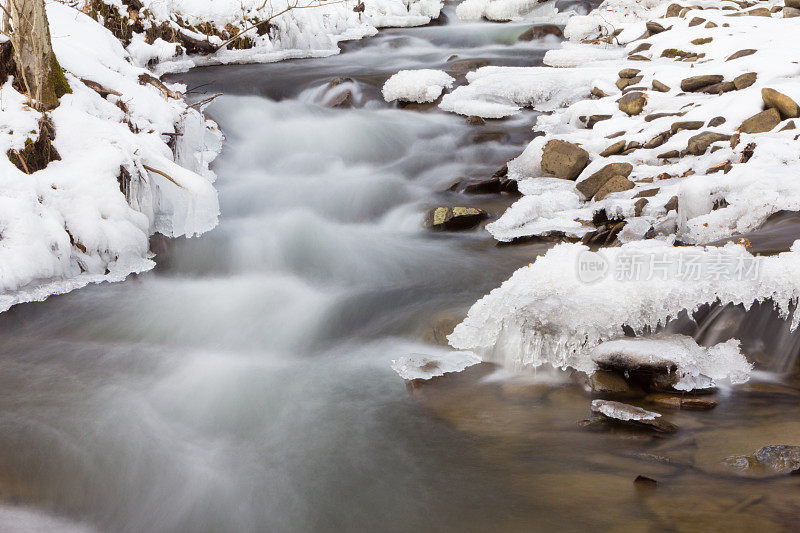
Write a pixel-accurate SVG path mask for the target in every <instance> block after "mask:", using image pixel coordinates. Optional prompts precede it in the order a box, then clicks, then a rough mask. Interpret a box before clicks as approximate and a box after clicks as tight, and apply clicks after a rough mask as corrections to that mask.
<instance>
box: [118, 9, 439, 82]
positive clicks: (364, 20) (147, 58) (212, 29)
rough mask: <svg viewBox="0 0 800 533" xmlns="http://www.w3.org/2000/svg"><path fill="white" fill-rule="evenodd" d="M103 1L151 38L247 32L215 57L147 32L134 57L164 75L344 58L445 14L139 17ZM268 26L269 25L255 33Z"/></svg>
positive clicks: (149, 13)
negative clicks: (352, 43) (167, 33)
mask: <svg viewBox="0 0 800 533" xmlns="http://www.w3.org/2000/svg"><path fill="white" fill-rule="evenodd" d="M103 1H104V2H105V4H107V5H108V6H110V7H112V8H113V9H117V10H118V11H119V13H120V15H121V16H122V17H123V18H124V19H125V20H126V21H128V20H129V21H130V22H131V24H133V23H137V24H141V26H142V27H143V29H145V30H148V29H150V28H157V27H160V26H162V25H166V26H168V27H169V28H171V29H172V30H173V31H175V32H178V33H180V34H183V35H187V36H190V37H193V38H195V39H198V40H199V41H207V42H208V43H209V44H210V45H212V46H214V47H221V45H223V44H224V43H225V41H226V40H227V39H229V38H232V37H234V36H237V35H238V34H240V33H241V32H242V31H243V30H247V31H246V32H244V33H241V36H242V37H244V38H245V39H246V40H247V43H246V45H245V46H244V47H241V46H238V45H237V46H234V45H226V46H222V47H221V48H220V49H219V50H217V51H216V52H214V53H212V54H209V55H198V54H188V55H187V54H185V53H184V52H183V50H182V49H181V48H180V47H176V46H175V44H174V43H167V42H165V41H164V40H162V39H155V40H150V39H146V38H145V35H144V33H143V32H141V31H140V32H138V33H137V34H136V35H134V37H133V38H132V39H131V43H130V44H129V45H128V51H129V52H130V53H131V56H132V57H133V58H134V60H135V61H136V63H137V64H138V65H140V66H145V65H148V64H150V65H152V63H153V62H154V61H158V62H159V64H158V65H155V67H154V68H155V69H156V70H157V71H158V72H159V73H164V72H177V71H182V70H187V69H189V68H192V67H193V66H198V65H211V64H230V63H259V62H262V63H263V62H273V61H281V60H284V59H290V58H299V57H324V56H327V55H332V54H336V53H338V52H339V48H338V43H339V42H341V41H344V40H350V39H360V38H362V37H365V36H369V35H374V34H375V33H376V32H377V29H378V28H384V27H408V26H422V25H425V24H428V23H430V22H431V20H433V19H435V18H437V17H438V16H439V13H440V10H441V7H442V1H441V0H408V1H405V0H364V1H363V4H364V11H363V13H357V12H356V11H354V8H355V7H356V6H357V5H358V2H357V1H356V0H350V1H322V0H308V1H306V2H299V3H296V2H293V1H292V2H289V0H274V1H270V2H264V1H263V0H214V1H213V2H209V1H206V0H141V4H142V5H143V6H144V9H142V10H140V11H138V12H137V11H134V10H130V9H128V7H127V6H126V5H125V4H124V3H123V2H122V1H120V0H103ZM290 4H291V5H292V6H294V5H295V4H297V6H298V7H299V9H288V8H289V6H290ZM287 9H288V10H287ZM273 16H274V18H271V17H273ZM266 20H269V24H268V25H267V24H264V25H262V26H261V27H259V28H256V27H254V26H255V24H256V23H257V22H260V21H266ZM199 28H200V29H202V32H201V31H200V29H199ZM248 28H251V29H248ZM265 29H268V30H269V31H264V30H265ZM238 42H239V43H243V42H244V41H241V40H239V41H238Z"/></svg>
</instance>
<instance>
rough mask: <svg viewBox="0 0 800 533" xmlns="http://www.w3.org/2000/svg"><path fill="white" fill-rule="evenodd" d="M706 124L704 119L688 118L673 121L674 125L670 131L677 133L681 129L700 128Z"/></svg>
mask: <svg viewBox="0 0 800 533" xmlns="http://www.w3.org/2000/svg"><path fill="white" fill-rule="evenodd" d="M703 125H704V123H703V121H702V120H687V121H683V122H673V123H672V127H670V131H671V132H672V134H673V135H674V134H676V133H678V132H679V131H683V130H699V129H700V128H702V127H703Z"/></svg>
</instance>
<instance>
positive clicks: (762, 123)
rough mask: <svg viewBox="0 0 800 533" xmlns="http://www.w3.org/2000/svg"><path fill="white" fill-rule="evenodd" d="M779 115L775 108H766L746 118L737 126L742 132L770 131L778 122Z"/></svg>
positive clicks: (779, 119)
mask: <svg viewBox="0 0 800 533" xmlns="http://www.w3.org/2000/svg"><path fill="white" fill-rule="evenodd" d="M780 122H781V115H780V113H778V110H777V109H773V108H770V109H767V110H766V111H762V112H761V113H757V114H755V115H753V116H752V117H750V118H748V119H747V120H745V121H744V122H742V125H741V126H739V131H740V132H742V133H764V132H767V131H772V130H773V129H774V128H775V126H777V125H778V124H780Z"/></svg>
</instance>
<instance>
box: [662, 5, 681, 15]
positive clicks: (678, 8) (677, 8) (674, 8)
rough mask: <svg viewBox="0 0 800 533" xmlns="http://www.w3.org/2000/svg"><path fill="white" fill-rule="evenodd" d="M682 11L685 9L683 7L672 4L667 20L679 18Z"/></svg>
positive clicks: (668, 9)
mask: <svg viewBox="0 0 800 533" xmlns="http://www.w3.org/2000/svg"><path fill="white" fill-rule="evenodd" d="M681 9H683V6H682V5H680V4H670V5H669V7H668V8H667V15H666V17H667V18H672V17H677V16H678V15H680V12H681Z"/></svg>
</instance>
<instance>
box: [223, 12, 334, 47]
mask: <svg viewBox="0 0 800 533" xmlns="http://www.w3.org/2000/svg"><path fill="white" fill-rule="evenodd" d="M346 2H347V0H336V1H335V2H326V1H325V0H317V1H316V3H312V4H308V5H304V6H300V5H297V4H294V5H289V6H287V7H286V9H284V10H283V11H279V12H277V13H275V14H274V15H270V16H269V17H268V18H266V19H264V20H262V21H259V22H256V23H255V24H253V25H252V26H250V27H248V28H245V29H243V30H242V31H240V32H239V33H237V34H236V35H234V36H233V37H231V38H230V39H228V40H227V41H225V42H223V43H222V44H220V45H219V46H217V47H215V48H214V51H215V52H217V51H219V50H220V49H222V48H224V47H226V46H228V45H229V44H231V43H232V42H233V41H235V40H236V39H238V38H239V37H241V36H242V35H244V34H245V33H247V32H248V31H250V30H252V29H255V28H258V27H260V26H263V25H264V24H266V23H268V22H269V21H270V20H272V19H274V18H275V17H279V16H281V15H283V14H284V13H288V12H289V11H291V10H293V9H308V8H312V7H322V6H323V5H326V6H327V5H334V4H344V3H346ZM266 5H267V2H266V0H265V2H264V3H263V4H261V7H259V8H258V9H263V8H264V7H265V6H266Z"/></svg>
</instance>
